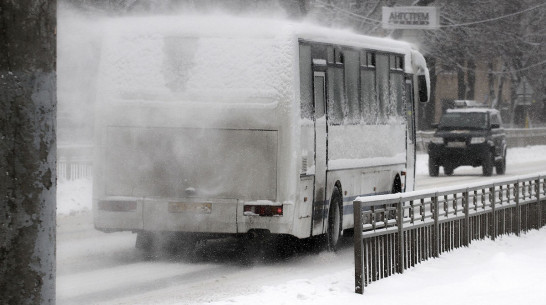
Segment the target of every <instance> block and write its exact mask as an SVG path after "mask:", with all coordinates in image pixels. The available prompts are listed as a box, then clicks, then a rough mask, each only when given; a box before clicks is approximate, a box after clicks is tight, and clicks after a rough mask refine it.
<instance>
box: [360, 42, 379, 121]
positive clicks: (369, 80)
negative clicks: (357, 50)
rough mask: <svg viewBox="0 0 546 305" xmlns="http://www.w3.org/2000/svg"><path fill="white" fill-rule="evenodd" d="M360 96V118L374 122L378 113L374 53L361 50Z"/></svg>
mask: <svg viewBox="0 0 546 305" xmlns="http://www.w3.org/2000/svg"><path fill="white" fill-rule="evenodd" d="M360 64H361V67H360V90H361V94H360V98H361V99H362V101H361V104H362V107H361V111H362V118H363V119H364V122H365V123H366V124H375V123H376V122H377V115H378V114H379V105H378V103H377V94H376V85H375V54H374V53H371V52H362V53H361V57H360Z"/></svg>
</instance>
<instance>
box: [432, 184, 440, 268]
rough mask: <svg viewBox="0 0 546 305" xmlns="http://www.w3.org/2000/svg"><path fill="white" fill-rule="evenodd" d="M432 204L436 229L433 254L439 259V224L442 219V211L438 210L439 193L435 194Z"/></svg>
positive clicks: (434, 230)
mask: <svg viewBox="0 0 546 305" xmlns="http://www.w3.org/2000/svg"><path fill="white" fill-rule="evenodd" d="M432 204H433V206H434V215H433V217H434V229H433V232H434V236H433V238H434V241H433V242H434V244H433V246H432V247H433V248H432V252H433V253H432V254H433V255H434V257H439V256H440V227H439V223H438V218H440V210H439V209H438V193H435V194H434V198H433V199H432Z"/></svg>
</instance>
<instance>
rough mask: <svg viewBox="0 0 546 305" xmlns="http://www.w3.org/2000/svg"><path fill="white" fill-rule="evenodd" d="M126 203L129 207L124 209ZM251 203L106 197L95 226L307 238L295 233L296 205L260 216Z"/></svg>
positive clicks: (98, 208) (96, 212) (96, 211)
mask: <svg viewBox="0 0 546 305" xmlns="http://www.w3.org/2000/svg"><path fill="white" fill-rule="evenodd" d="M129 202H134V204H129ZM108 204H110V206H108ZM126 205H128V206H130V208H125V207H124V206H126ZM249 205H253V206H255V205H256V202H247V203H245V202H244V201H240V200H215V201H203V200H198V199H191V200H188V199H185V200H178V199H173V200H165V199H134V198H133V199H126V198H124V199H123V200H120V199H117V198H116V199H112V198H106V199H101V200H99V201H96V202H95V204H94V206H93V210H94V211H93V214H94V223H95V228H96V229H97V230H100V231H104V232H113V231H151V232H187V233H221V234H245V233H252V232H253V231H268V232H269V233H271V234H291V235H294V236H296V237H308V234H309V232H307V231H306V232H293V225H292V221H293V213H294V205H293V204H292V203H284V204H276V205H275V206H278V207H282V215H271V216H269V215H268V216H263V215H262V216H260V215H259V214H257V213H253V212H250V211H248V206H249ZM245 206H247V211H245ZM306 234H307V235H306Z"/></svg>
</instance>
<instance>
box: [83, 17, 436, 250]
mask: <svg viewBox="0 0 546 305" xmlns="http://www.w3.org/2000/svg"><path fill="white" fill-rule="evenodd" d="M108 29H109V30H108V34H107V36H106V37H105V38H104V41H103V45H102V50H103V51H102V55H101V65H100V68H99V73H100V78H99V79H100V84H99V88H100V89H99V92H98V94H97V97H98V101H97V105H98V107H97V112H96V115H95V116H96V122H95V125H96V132H95V137H96V143H95V144H96V147H95V164H94V165H95V169H94V182H93V186H94V191H93V213H94V223H95V227H96V228H97V229H98V230H101V231H105V232H112V231H133V232H136V233H137V234H138V235H137V247H138V246H139V245H140V246H144V245H149V244H150V242H151V241H152V239H153V238H154V237H156V236H158V235H161V234H169V235H173V234H174V235H175V236H180V238H182V237H185V238H190V239H192V240H193V241H195V240H198V239H206V238H216V237H222V236H238V237H244V236H249V235H253V234H258V233H259V235H260V236H261V234H264V233H268V234H276V235H281V234H282V235H285V234H286V235H291V236H294V237H297V238H309V237H313V236H322V237H324V241H325V244H327V245H328V248H329V249H332V250H335V249H336V247H337V245H338V240H339V237H340V234H341V233H342V231H343V230H350V229H351V228H352V227H353V216H352V214H353V207H352V201H353V200H354V199H355V197H357V196H369V195H375V194H385V193H391V192H403V191H409V190H413V188H414V176H415V130H414V126H415V123H414V119H415V115H414V105H415V102H414V101H416V100H418V99H419V98H420V99H421V100H426V99H427V96H428V89H427V88H428V85H427V83H428V70H427V67H426V64H425V61H424V58H423V56H422V55H421V54H420V53H419V52H418V51H416V50H415V48H413V47H412V45H410V44H408V43H404V42H400V41H395V40H390V39H380V38H373V37H367V36H362V35H357V34H354V33H351V32H348V31H341V30H332V29H325V28H320V27H316V26H312V25H308V24H297V23H289V22H286V21H284V22H281V21H273V20H263V19H260V20H257V19H256V20H252V19H235V18H230V17H215V18H212V17H184V18H181V17H161V18H150V17H147V18H144V17H142V18H128V19H120V20H117V21H111V22H110V23H109V24H108Z"/></svg>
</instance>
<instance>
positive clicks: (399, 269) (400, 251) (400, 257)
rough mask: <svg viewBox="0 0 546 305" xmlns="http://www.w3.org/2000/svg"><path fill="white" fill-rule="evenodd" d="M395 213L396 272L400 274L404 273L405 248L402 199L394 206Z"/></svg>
mask: <svg viewBox="0 0 546 305" xmlns="http://www.w3.org/2000/svg"><path fill="white" fill-rule="evenodd" d="M396 213H397V219H396V225H397V227H398V253H397V255H398V259H397V261H398V265H397V266H396V267H397V270H396V272H398V273H400V274H402V273H404V268H405V264H404V253H405V252H406V247H405V241H404V206H403V202H402V197H400V200H398V203H397V205H396Z"/></svg>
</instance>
